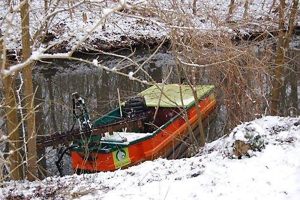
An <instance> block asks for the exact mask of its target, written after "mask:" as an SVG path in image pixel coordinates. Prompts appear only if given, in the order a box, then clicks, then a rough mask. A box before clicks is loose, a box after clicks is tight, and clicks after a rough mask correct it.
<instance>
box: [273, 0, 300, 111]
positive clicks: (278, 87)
mask: <svg viewBox="0 0 300 200" xmlns="http://www.w3.org/2000/svg"><path fill="white" fill-rule="evenodd" d="M298 4H299V1H298V0H293V1H292V9H291V10H290V13H289V18H288V19H286V16H288V15H287V14H288V13H287V11H286V3H285V1H284V0H280V4H279V18H278V20H279V27H278V29H279V32H278V42H277V47H276V57H275V68H274V79H273V82H272V87H273V88H272V99H271V103H272V104H271V113H272V114H273V115H279V114H280V111H279V105H280V98H281V96H282V87H283V75H284V74H283V69H284V66H285V56H286V52H287V48H288V46H289V43H290V41H291V37H292V33H293V30H294V26H295V21H296V18H297V13H298ZM286 21H288V24H287V25H286V23H285V22H286ZM286 27H287V30H286Z"/></svg>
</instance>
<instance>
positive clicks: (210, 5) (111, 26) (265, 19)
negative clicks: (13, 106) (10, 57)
mask: <svg viewBox="0 0 300 200" xmlns="http://www.w3.org/2000/svg"><path fill="white" fill-rule="evenodd" d="M178 2H179V1H178ZM191 2H192V1H191V0H185V1H180V3H181V5H180V8H179V7H178V6H176V4H174V3H172V1H157V2H156V4H153V3H152V1H133V0H131V1H125V0H121V1H112V0H106V1H91V2H90V3H89V2H86V3H83V4H81V3H80V2H79V1H78V2H75V3H74V6H75V8H74V9H73V10H74V12H69V9H68V4H67V3H65V2H64V1H62V2H61V3H59V5H58V7H57V9H54V10H51V11H49V13H45V11H44V8H43V1H40V0H32V1H30V8H31V13H30V31H31V35H35V33H36V31H37V30H39V29H40V28H41V27H42V26H43V24H44V21H45V20H46V21H47V22H49V24H48V25H49V33H51V34H53V36H54V38H53V39H51V40H50V41H49V42H47V43H46V44H40V43H38V42H35V43H34V46H33V50H36V49H38V48H39V47H40V46H51V45H58V46H59V45H60V44H63V43H66V44H65V45H66V46H65V47H66V49H65V50H66V51H68V50H71V49H72V47H74V46H76V44H77V43H78V42H79V41H80V40H81V39H82V38H85V36H86V35H87V34H88V38H87V39H86V40H85V42H84V43H83V44H82V45H81V47H80V48H82V49H86V48H92V49H93V48H96V49H97V48H100V49H101V48H104V47H103V44H102V42H105V45H108V46H110V45H112V46H121V45H122V44H124V43H126V44H127V43H128V44H131V43H134V42H136V41H138V40H139V39H141V38H143V39H144V40H149V39H153V40H157V41H161V40H163V38H166V37H168V35H169V33H170V31H171V30H172V29H182V30H184V29H197V30H198V31H199V32H207V33H209V34H224V33H226V32H227V33H228V34H236V33H244V34H247V33H248V32H250V31H256V30H257V31H266V30H270V31H271V30H274V29H276V28H277V24H276V21H277V13H276V12H273V11H274V10H275V9H276V5H275V6H274V8H273V10H271V12H270V7H271V5H272V2H273V0H252V1H250V5H249V12H248V13H249V17H248V19H247V20H246V21H245V20H244V19H243V12H244V4H243V2H244V1H236V7H235V9H234V13H233V16H232V20H231V21H232V22H234V23H235V25H234V26H232V24H230V23H227V22H226V20H225V19H226V17H227V15H228V5H229V0H214V1H211V0H203V1H201V2H200V1H199V2H198V4H197V5H198V6H197V15H193V14H192V9H191V8H192V4H191ZM77 4H78V6H77ZM79 4H80V5H79ZM124 4H126V8H127V9H129V6H128V5H131V6H130V9H133V12H131V11H130V10H129V11H128V12H127V11H124V12H118V13H111V12H112V11H113V9H114V8H116V7H119V6H120V5H124ZM156 6H157V7H156ZM135 8H138V9H137V10H135ZM157 8H159V9H161V10H162V11H163V12H165V14H169V15H170V16H172V15H174V17H173V18H171V19H170V20H169V21H165V19H161V18H159V17H158V16H157V13H155V12H157V11H158V10H159V9H157ZM148 9H150V10H152V11H151V12H154V13H153V14H152V15H151V14H150V13H151V12H150V13H149V12H148V11H147V10H148ZM58 11H60V12H58ZM141 11H142V12H141ZM53 13H57V14H56V15H54V17H53V19H52V18H49V19H46V18H47V17H49V16H51V14H53ZM109 13H111V14H110V15H109V17H108V18H107V20H106V21H105V23H104V25H103V26H99V27H97V28H96V29H93V27H94V26H95V24H97V22H99V21H101V17H102V16H106V15H107V14H109ZM172 13H173V14H172ZM175 14H176V15H175ZM177 14H178V15H177ZM180 15H181V17H182V16H185V17H187V19H188V21H187V22H186V23H185V24H181V23H180V22H179V21H180V20H179V21H178V20H177V17H176V16H180ZM83 16H86V19H84V17H83ZM166 16H168V15H166ZM170 16H169V17H170ZM0 19H2V21H1V22H0V29H1V30H2V32H3V33H5V37H4V42H5V44H6V46H7V48H8V49H20V48H21V37H20V36H21V29H20V16H19V13H17V12H16V13H10V12H9V9H7V4H6V1H0ZM297 21H299V19H298V20H297ZM233 27H234V28H233ZM91 30H93V31H92V32H91V33H89V31H91ZM222 30H226V31H222Z"/></svg>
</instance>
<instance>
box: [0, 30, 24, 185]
mask: <svg viewBox="0 0 300 200" xmlns="http://www.w3.org/2000/svg"><path fill="white" fill-rule="evenodd" d="M0 37H2V35H1V33H0ZM0 66H1V69H4V68H6V69H7V68H8V65H7V61H6V49H5V48H4V45H3V40H2V38H0ZM2 78H3V79H2V80H3V85H4V95H5V113H6V128H7V134H8V139H9V144H8V146H9V152H11V153H10V154H9V168H10V172H9V174H10V178H11V179H12V180H20V179H22V178H23V170H22V157H21V153H20V149H21V141H22V140H21V138H20V132H19V129H18V128H19V125H18V116H17V102H16V98H15V91H14V78H13V77H12V76H7V77H2Z"/></svg>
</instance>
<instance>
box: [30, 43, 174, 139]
mask: <svg viewBox="0 0 300 200" xmlns="http://www.w3.org/2000/svg"><path fill="white" fill-rule="evenodd" d="M122 53H123V54H125V55H126V52H125V53H124V52H122ZM129 54H130V52H128V55H129ZM150 55H151V52H149V50H147V49H142V50H139V52H138V53H136V54H135V55H134V56H132V57H131V59H133V60H134V61H135V62H138V63H143V62H144V61H145V60H146V59H147V58H149V56H150ZM95 58H97V60H99V63H101V64H102V65H105V66H107V67H109V68H114V67H115V68H118V69H121V68H122V70H121V71H122V72H123V73H125V74H128V73H129V72H130V71H135V70H136V67H135V66H134V65H132V64H131V63H130V62H128V61H124V60H122V59H120V58H116V57H113V56H104V55H94V56H85V57H83V59H87V60H93V59H95ZM173 66H174V61H173V59H172V56H171V54H170V53H168V52H167V51H161V52H160V53H158V54H156V55H155V56H153V58H152V59H151V60H149V62H147V64H145V67H144V69H145V70H146V71H147V73H149V75H150V76H151V77H152V78H153V79H154V80H155V81H156V82H161V81H162V80H163V79H165V77H166V76H167V75H168V74H170V71H172V67H173ZM135 77H138V78H139V79H141V80H145V81H148V82H149V81H151V80H150V79H149V77H147V75H145V74H144V73H142V72H138V73H137V74H136V75H135ZM172 77H174V75H173V76H172ZM34 81H35V85H36V87H37V94H36V99H37V103H38V104H40V109H39V112H38V115H39V118H40V119H41V120H40V123H38V124H39V125H40V126H43V127H41V128H40V130H43V131H42V132H44V133H46V134H48V133H51V132H55V131H65V130H68V129H69V128H70V127H71V126H72V124H73V118H72V110H71V107H72V101H71V94H72V93H73V92H78V93H79V94H80V95H81V96H82V97H83V98H84V99H85V100H86V104H87V107H88V110H89V112H90V115H91V118H92V119H95V118H96V117H97V116H98V117H99V116H101V115H103V114H105V113H106V112H107V111H109V110H110V109H112V108H115V106H117V105H118V92H117V91H118V89H119V91H120V97H121V100H125V99H126V98H128V97H130V96H133V95H135V94H137V93H139V92H140V91H142V90H144V89H145V88H147V87H149V86H148V85H147V84H143V83H140V82H137V81H132V80H130V79H129V78H128V77H126V76H122V75H118V74H115V73H113V72H107V71H106V70H103V69H97V68H96V67H94V66H91V65H89V64H86V63H83V62H79V61H67V60H64V61H62V60H57V61H51V63H48V64H44V63H40V64H38V65H37V67H36V68H35V71H34ZM171 81H172V78H169V79H168V80H167V81H166V82H171Z"/></svg>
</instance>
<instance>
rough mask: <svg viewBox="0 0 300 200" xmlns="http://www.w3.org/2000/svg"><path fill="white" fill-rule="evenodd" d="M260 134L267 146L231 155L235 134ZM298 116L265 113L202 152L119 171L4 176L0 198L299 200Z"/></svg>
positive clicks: (299, 151)
mask: <svg viewBox="0 0 300 200" xmlns="http://www.w3.org/2000/svg"><path fill="white" fill-rule="evenodd" d="M246 132H248V133H251V134H252V133H253V134H259V135H261V136H262V137H263V138H264V140H265V145H266V146H265V149H263V150H262V151H261V152H258V151H257V152H253V154H252V156H251V157H243V158H242V159H233V158H232V157H231V156H230V155H231V154H232V144H233V142H234V140H235V137H239V138H243V136H242V135H245V134H246ZM299 155H300V117H297V118H281V117H263V118H261V119H257V120H254V121H252V122H246V123H243V124H241V125H240V126H238V127H236V128H235V129H234V130H233V131H232V133H231V134H230V135H229V136H228V137H224V138H221V139H219V140H217V141H214V142H212V143H209V144H207V145H206V146H205V147H204V149H202V151H201V153H199V154H198V155H196V156H194V157H191V158H184V159H180V160H165V159H157V160H154V161H146V162H144V163H142V164H140V165H137V166H133V167H130V168H128V169H124V170H117V171H115V172H101V173H96V174H84V175H80V176H78V175H73V176H66V177H62V178H58V177H48V178H47V179H45V180H43V181H36V182H32V183H30V182H28V181H24V182H13V181H11V182H5V183H3V187H2V188H1V189H0V199H4V198H6V197H17V196H19V197H22V198H28V199H45V198H51V197H55V198H56V199H59V198H61V199H82V200H87V199H104V200H106V199H107V200H111V199H139V200H140V199H170V200H175V199H178V200H183V199H189V200H190V199H224V200H233V199H234V200H235V199H243V200H248V199H249V200H253V199H264V200H285V199H290V200H298V199H299V196H300V159H299Z"/></svg>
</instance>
